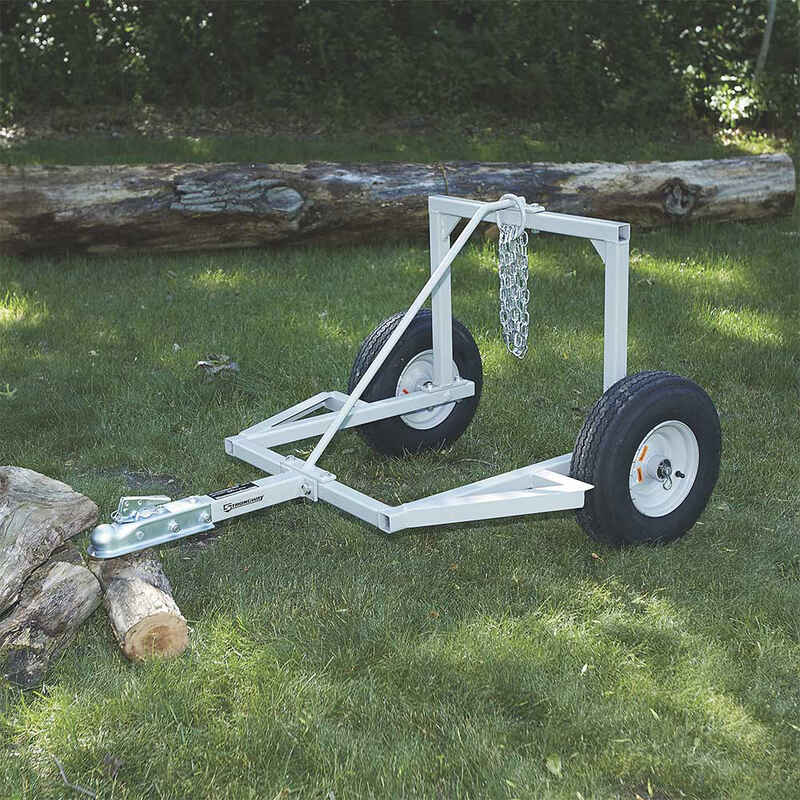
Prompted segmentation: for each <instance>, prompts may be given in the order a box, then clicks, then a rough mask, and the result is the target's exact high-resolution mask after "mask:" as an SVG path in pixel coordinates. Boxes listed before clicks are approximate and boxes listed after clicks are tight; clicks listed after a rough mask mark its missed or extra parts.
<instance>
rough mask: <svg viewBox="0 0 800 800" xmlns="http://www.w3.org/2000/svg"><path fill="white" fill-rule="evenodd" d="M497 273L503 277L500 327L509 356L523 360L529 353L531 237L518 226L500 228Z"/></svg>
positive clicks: (502, 226) (501, 281)
mask: <svg viewBox="0 0 800 800" xmlns="http://www.w3.org/2000/svg"><path fill="white" fill-rule="evenodd" d="M498 228H499V230H500V238H499V240H498V242H497V272H498V275H499V276H500V325H501V326H502V328H503V340H504V341H505V343H506V347H507V348H508V352H509V353H511V354H512V355H514V356H516V357H517V358H524V357H525V354H526V353H527V352H528V326H529V324H530V314H529V313H528V303H529V302H530V299H531V293H530V291H529V290H528V233H527V231H526V230H525V228H523V227H521V226H517V225H498Z"/></svg>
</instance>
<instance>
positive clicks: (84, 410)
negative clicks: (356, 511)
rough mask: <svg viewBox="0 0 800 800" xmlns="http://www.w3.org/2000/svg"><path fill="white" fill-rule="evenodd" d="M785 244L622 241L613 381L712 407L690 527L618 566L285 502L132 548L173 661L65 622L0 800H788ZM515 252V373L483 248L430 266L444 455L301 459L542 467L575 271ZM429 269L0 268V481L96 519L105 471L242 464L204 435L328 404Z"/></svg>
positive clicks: (794, 582)
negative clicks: (693, 397)
mask: <svg viewBox="0 0 800 800" xmlns="http://www.w3.org/2000/svg"><path fill="white" fill-rule="evenodd" d="M796 227H797V218H796V217H795V218H789V219H785V220H780V221H777V222H774V223H768V224H759V225H735V224H733V225H727V226H704V227H700V226H698V227H695V228H691V229H681V230H679V231H678V230H673V231H660V232H658V231H657V232H651V233H646V234H645V233H639V232H637V231H634V236H633V241H632V247H633V249H632V254H633V258H632V264H631V266H632V269H631V314H630V349H629V370H630V371H636V370H639V369H651V368H663V369H670V370H673V371H675V372H678V373H681V374H684V375H687V376H688V377H691V378H693V379H695V380H697V381H698V382H699V383H701V384H702V385H703V386H705V387H706V388H707V389H708V391H709V392H710V394H711V395H712V397H713V398H714V400H715V402H716V404H717V407H718V409H719V411H720V415H721V421H722V427H723V436H724V450H723V467H722V475H721V478H720V482H719V485H718V487H717V490H716V491H715V493H714V496H713V497H712V500H711V503H710V504H709V507H708V509H707V510H706V512H705V514H704V515H703V517H702V518H701V520H700V523H699V524H698V525H697V526H696V527H695V529H694V530H693V531H692V532H691V533H690V535H688V536H687V537H685V538H684V539H682V540H681V541H679V542H677V543H675V544H674V545H672V546H669V547H659V548H630V549H625V550H619V551H618V550H611V549H609V548H606V547H603V546H600V545H598V544H596V543H593V542H590V541H589V540H588V539H586V537H585V535H584V533H583V532H582V531H581V530H580V528H579V527H578V526H577V524H576V523H575V521H574V518H573V517H572V516H571V515H569V514H549V515H544V516H541V517H532V518H527V519H517V520H499V521H495V522H488V523H475V524H470V525H464V526H454V527H450V528H439V529H433V530H427V531H422V532H417V533H411V534H408V535H398V536H396V537H385V536H382V535H381V534H379V533H378V532H377V531H375V530H373V529H371V528H369V527H367V526H365V525H362V524H361V523H359V522H357V521H356V520H354V519H352V518H350V517H347V516H345V515H343V514H340V513H338V512H337V511H335V510H334V509H332V508H330V507H327V506H322V505H315V504H311V503H302V502H294V503H288V504H284V505H281V506H278V507H275V508H273V509H271V510H269V511H268V512H265V513H263V514H255V515H252V516H247V517H244V518H242V519H241V520H239V521H238V522H234V523H231V524H230V525H228V526H227V527H226V528H225V529H224V530H225V534H224V535H223V536H222V537H221V538H220V539H219V540H218V542H217V543H216V544H215V545H213V546H211V547H209V548H207V549H205V550H199V551H195V552H194V553H193V554H192V551H190V550H187V549H185V548H164V549H163V550H162V551H161V555H162V558H163V561H164V564H165V569H166V571H167V573H168V575H169V577H170V580H171V581H172V584H173V587H174V591H175V597H176V600H177V602H178V604H179V605H180V607H181V609H182V611H183V613H184V614H185V615H186V617H187V619H188V620H189V624H190V626H191V637H190V641H191V644H190V647H189V650H188V651H187V652H186V653H185V654H184V655H183V656H182V657H181V658H179V659H177V660H175V661H170V662H164V663H156V664H148V665H131V664H128V663H127V662H125V661H124V660H123V658H122V657H121V656H120V654H119V650H118V648H117V646H116V644H115V643H114V641H113V639H112V636H111V633H110V631H109V628H108V624H107V621H106V619H105V617H104V615H103V613H102V612H98V614H96V615H95V617H93V619H92V620H91V621H90V622H89V623H88V624H87V625H86V626H84V628H83V629H82V631H81V632H80V633H79V636H78V639H77V641H76V642H75V643H74V644H73V645H72V646H71V647H70V648H69V649H68V650H67V651H66V653H65V655H64V657H63V659H62V660H61V661H60V662H59V663H58V664H57V665H55V666H54V667H53V669H52V670H51V672H50V674H49V676H48V682H47V684H46V686H45V687H44V690H43V691H41V692H34V693H28V694H21V693H19V692H16V691H14V690H10V689H8V690H4V691H3V692H0V748H2V749H3V753H4V755H5V756H6V758H5V759H4V760H3V763H2V764H1V765H0V796H2V797H10V798H31V799H32V798H36V800H40V799H41V800H47V799H48V798H60V797H63V796H65V794H64V793H65V791H66V790H65V787H64V786H63V784H62V781H61V778H60V776H59V774H58V771H57V768H56V766H55V764H54V762H53V760H52V756H55V757H56V758H58V759H59V760H60V761H61V763H62V764H63V766H64V769H65V771H66V774H67V775H68V777H69V779H70V780H71V781H72V782H75V783H77V784H80V785H82V786H85V787H87V788H89V789H91V790H92V791H95V792H97V793H98V796H102V797H112V796H113V797H114V798H151V797H164V798H185V797H197V798H218V797H226V798H227V797H230V798H250V797H266V798H274V797H276V796H278V797H283V798H287V799H288V798H291V797H320V798H326V797H329V796H330V793H332V794H333V796H334V797H336V798H345V797H448V798H449V797H463V798H484V797H498V798H513V797H519V798H529V797H536V798H558V799H559V800H560V799H561V798H564V799H565V800H566V798H569V799H570V800H575V799H576V798H578V797H583V798H585V799H586V800H588V798H625V800H635V797H636V795H637V794H638V795H639V796H640V797H642V798H644V797H646V795H648V794H650V791H649V790H648V786H649V787H651V789H652V794H651V797H653V798H663V797H668V798H670V800H675V799H676V798H679V797H689V798H704V799H705V798H707V799H708V800H717V799H718V798H737V800H739V799H741V800H745V799H747V800H750V798H761V797H765V796H775V797H792V796H793V795H794V794H795V789H796V786H797V784H798V781H800V759H798V756H797V753H798V747H800V688H799V687H800V684H799V683H798V680H797V664H798V663H799V662H800V623H798V620H800V589H799V588H798V586H800V551H799V550H798V545H797V534H798V528H799V527H800V500H798V492H797V487H796V484H797V476H798V473H800V465H799V464H798V459H797V455H796V446H795V443H796V442H798V441H800V394H799V393H798V391H799V390H800V384H798V380H799V379H800V325H798V321H800V318H799V317H798V308H800V285H799V284H798V278H797V273H796V266H797V265H796V263H795V261H796V258H795V253H794V251H793V250H792V248H791V247H789V246H788V245H787V242H788V243H792V242H793V241H794V239H793V238H792V237H790V236H787V234H789V233H792V232H794V231H795V230H796ZM530 263H531V292H532V302H531V318H532V323H531V339H530V343H531V351H530V353H529V355H528V357H527V358H526V359H525V360H524V361H521V362H520V361H518V360H517V359H514V358H512V357H511V356H509V355H508V354H507V353H506V352H505V348H504V345H503V343H502V339H501V336H500V331H499V325H498V319H497V278H496V274H495V272H494V255H493V251H492V248H491V246H490V245H486V244H483V243H479V242H478V243H476V244H475V245H474V246H471V247H470V248H469V249H468V250H467V251H466V252H465V253H464V254H463V256H462V257H460V258H459V259H458V260H457V261H456V263H455V266H454V276H453V285H454V292H455V295H454V305H455V308H456V314H457V316H458V317H459V318H460V319H461V320H462V321H463V322H464V323H465V324H466V325H467V326H468V327H469V328H470V329H471V330H472V331H473V333H474V334H475V338H476V340H477V342H478V344H479V347H480V349H481V352H482V354H483V363H484V371H485V386H484V394H483V399H482V402H481V406H480V408H479V410H478V414H477V416H476V418H475V420H474V422H473V423H472V425H471V426H470V428H469V429H468V430H467V432H466V433H465V434H464V436H463V437H462V438H461V439H460V440H459V441H458V442H457V443H456V444H455V445H454V446H453V447H452V448H450V449H449V450H446V451H444V452H440V453H429V454H426V455H423V456H420V457H417V458H407V459H384V458H382V457H380V456H378V455H377V454H375V453H373V452H371V451H370V450H369V449H368V448H367V446H366V445H365V444H364V443H363V441H362V440H360V439H359V438H358V437H357V436H356V435H355V434H354V433H352V432H345V433H343V434H342V435H341V436H340V437H337V438H336V439H335V440H334V442H333V444H332V446H331V448H330V451H329V454H326V456H325V458H324V466H325V467H327V468H330V469H331V470H333V471H334V472H335V473H336V474H337V475H338V476H339V478H340V479H341V480H343V481H345V482H347V483H349V484H350V485H353V486H354V487H356V488H358V489H360V490H362V491H366V492H368V493H369V494H372V495H374V496H376V497H380V498H382V499H384V500H386V501H387V502H397V503H399V502H404V501H407V500H413V499H415V498H417V497H419V496H423V495H425V494H429V493H433V492H436V491H441V490H444V489H447V488H451V487H452V486H455V485H458V484H461V483H466V482H469V481H472V480H477V479H479V478H482V477H486V476H487V475H490V474H494V473H497V472H501V471H504V470H508V469H512V468H516V467H519V466H522V465H524V464H526V463H530V462H531V461H533V460H536V459H541V458H548V457H550V456H553V455H558V454H560V453H564V452H568V451H569V450H570V448H571V447H572V443H573V442H574V438H575V435H576V433H577V431H578V429H579V428H580V426H581V424H582V422H583V419H584V418H585V415H586V413H588V410H589V408H590V407H591V405H592V404H593V402H594V401H595V399H596V398H597V396H598V395H599V393H600V391H601V388H602V387H601V383H602V375H601V373H602V313H601V311H602V299H603V269H602V265H601V263H600V261H599V259H598V258H597V256H596V254H595V252H594V251H593V249H592V248H591V246H590V245H588V244H587V243H581V242H570V241H563V240H560V239H558V238H556V237H550V236H540V237H535V238H534V239H533V240H532V242H531V255H530ZM428 269H429V266H428V262H427V253H426V249H425V247H424V244H423V243H419V242H410V243H407V244H390V245H382V244H376V245H375V246H363V247H348V248H327V249H324V248H319V247H300V248H292V249H279V248H274V249H264V250H260V251H242V252H225V253H220V254H214V255H213V256H209V255H204V254H190V255H165V256H125V257H122V258H121V257H111V256H97V257H93V258H91V257H85V256H74V257H69V258H64V259H61V260H50V259H45V258H39V259H29V260H25V261H23V260H18V259H14V258H8V257H6V258H4V259H3V260H2V261H0V282H1V283H2V285H3V286H5V287H12V288H11V289H8V290H6V293H5V294H1V295H0V308H3V309H8V311H7V316H6V318H5V319H4V321H3V323H2V326H3V327H2V338H1V339H0V388H2V386H3V385H4V382H5V381H9V382H10V384H11V385H12V386H14V387H15V389H16V393H15V394H14V396H13V397H10V398H5V397H2V396H0V463H16V464H20V465H23V466H28V467H31V468H33V469H38V470H40V471H42V472H45V473H47V474H50V475H52V476H53V477H56V478H59V479H62V480H65V481H67V482H69V483H71V484H72V485H73V486H75V487H76V488H77V489H79V490H81V491H84V492H86V493H87V494H89V495H90V496H92V497H93V498H94V499H95V500H96V501H97V502H98V503H99V505H100V506H101V513H102V514H103V516H104V517H107V516H108V514H109V513H110V511H111V510H112V509H113V508H114V507H115V506H116V502H117V499H118V497H119V496H120V495H121V494H127V493H130V489H129V487H128V485H127V483H126V479H125V477H124V473H123V470H125V469H127V470H140V471H142V472H144V473H148V472H149V473H166V474H168V475H172V476H175V477H176V478H177V479H178V480H179V481H180V483H181V484H182V485H183V486H184V487H185V489H186V491H187V492H199V491H207V490H209V489H213V488H219V487H221V486H226V485H231V484H234V483H238V482H241V481H243V480H247V479H249V478H251V477H253V476H254V471H253V470H252V469H250V468H249V467H247V466H246V465H244V464H241V463H239V462H236V461H234V460H232V459H230V458H228V457H227V456H225V454H224V450H223V447H222V440H223V438H224V437H225V436H226V435H229V434H231V433H235V432H236V431H238V430H240V429H241V428H243V427H246V426H247V425H251V424H253V423H255V422H257V421H259V420H260V419H263V418H264V417H266V416H268V415H269V414H272V413H275V412H276V411H278V410H280V409H281V408H284V407H286V406H288V405H290V404H291V403H293V402H296V401H298V400H300V399H303V398H304V397H307V396H309V395H311V394H314V393H315V392H317V391H323V390H326V389H343V388H344V387H345V385H346V380H347V374H348V372H349V369H350V366H351V364H352V360H353V358H354V356H355V353H356V351H357V349H358V345H359V343H360V342H361V341H362V339H363V338H364V337H365V336H366V335H367V334H368V333H369V331H370V330H372V328H373V327H374V326H375V325H376V324H377V323H378V322H379V321H380V320H381V319H382V318H383V317H385V316H388V315H389V314H391V313H393V312H395V311H397V310H400V309H402V308H404V307H405V306H407V305H408V303H409V302H410V300H411V299H412V298H413V296H414V295H415V293H416V291H417V290H418V288H419V287H420V286H421V285H422V283H423V282H424V280H425V278H426V275H427V272H428ZM176 344H177V345H178V348H177V349H176V348H175V346H174V345H176ZM220 352H222V353H226V354H228V355H229V356H230V357H231V358H233V359H234V360H235V361H236V362H237V363H238V364H239V367H240V372H239V373H238V374H236V375H232V376H228V377H223V378H220V379H218V380H215V381H208V380H206V379H205V377H204V376H203V375H202V374H201V372H200V371H199V370H197V369H196V368H195V363H196V361H197V360H198V359H200V358H204V357H205V356H206V355H208V354H210V353H220ZM92 353H95V355H92ZM311 445H312V442H301V443H298V444H297V445H291V446H289V447H287V448H286V451H287V452H295V453H307V452H308V451H309V450H310V447H311ZM153 488H154V490H163V487H160V486H154V487H153ZM106 756H111V757H113V758H117V759H120V760H121V761H122V766H121V767H120V769H119V772H118V774H117V776H116V778H114V777H112V775H111V774H110V772H109V770H108V769H107V768H106V767H105V760H106ZM548 764H549V765H550V766H548ZM555 765H560V767H559V768H558V769H556V767H555Z"/></svg>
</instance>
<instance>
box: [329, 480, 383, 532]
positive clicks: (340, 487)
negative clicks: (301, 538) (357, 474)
mask: <svg viewBox="0 0 800 800" xmlns="http://www.w3.org/2000/svg"><path fill="white" fill-rule="evenodd" d="M317 491H318V494H319V499H320V500H324V501H325V502H326V503H330V504H331V505H332V506H336V508H339V509H341V510H342V511H346V512H347V513H348V514H352V515H353V516H354V517H358V518H359V519H361V520H364V522H368V523H369V524H370V525H374V526H375V527H376V528H379V529H380V530H382V531H383V532H384V533H391V530H390V528H389V521H388V520H389V515H390V514H391V513H392V509H393V506H389V505H386V503H382V502H381V501H380V500H376V499H375V498H374V497H370V496H369V495H367V494H364V493H363V492H359V491H357V490H356V489H353V488H351V487H350V486H347V485H346V484H344V483H340V482H339V481H330V482H329V483H321V484H320V485H319V487H318V489H317Z"/></svg>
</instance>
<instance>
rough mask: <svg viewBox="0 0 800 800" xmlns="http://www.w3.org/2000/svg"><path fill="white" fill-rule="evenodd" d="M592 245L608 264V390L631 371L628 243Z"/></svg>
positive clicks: (605, 332)
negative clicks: (629, 360)
mask: <svg viewBox="0 0 800 800" xmlns="http://www.w3.org/2000/svg"><path fill="white" fill-rule="evenodd" d="M593 244H594V245H595V247H596V248H597V250H598V251H599V252H600V255H601V256H602V257H603V263H604V264H605V265H606V275H605V311H604V317H603V391H605V390H606V389H608V388H609V386H612V385H613V384H615V383H616V382H617V381H618V380H620V379H621V378H624V377H625V375H626V374H627V371H628V271H629V264H628V250H629V242H628V241H627V240H624V241H619V242H603V243H600V242H593ZM598 245H600V246H598ZM601 247H602V251H601Z"/></svg>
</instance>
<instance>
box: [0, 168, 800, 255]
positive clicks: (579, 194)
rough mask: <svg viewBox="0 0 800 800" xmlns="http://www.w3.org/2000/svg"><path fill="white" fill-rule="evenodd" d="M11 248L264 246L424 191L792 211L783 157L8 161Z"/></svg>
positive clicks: (649, 211) (646, 214) (603, 210)
mask: <svg viewBox="0 0 800 800" xmlns="http://www.w3.org/2000/svg"><path fill="white" fill-rule="evenodd" d="M1 174H2V181H0V252H7V253H24V252H35V251H46V250H65V249H72V250H81V251H88V252H107V251H117V250H125V249H146V250H157V251H174V250H197V249H204V248H212V249H213V248H226V247H255V246H260V245H264V244H267V243H269V242H295V241H301V240H309V239H310V240H326V241H357V240H367V241H376V240H381V239H384V238H386V237H387V236H392V235H398V234H400V235H408V234H412V235H417V234H423V233H425V232H426V231H427V197H428V195H431V194H450V195H456V196H461V197H470V198H476V199H497V197H499V196H500V195H501V194H503V193H505V192H514V193H516V194H521V195H524V196H525V197H526V198H527V199H528V200H529V201H531V202H534V201H535V202H538V203H542V204H543V205H545V206H546V207H547V209H548V210H550V211H560V212H566V213H570V214H581V215H584V216H590V217H601V218H605V219H618V220H622V221H628V222H631V223H633V224H635V225H637V226H647V227H651V226H657V225H669V224H674V223H680V222H687V221H691V220H747V219H761V218H764V217H771V216H775V215H778V214H786V213H789V212H791V210H792V208H793V207H794V197H795V172H794V165H793V163H792V160H791V159H790V158H789V156H788V155H785V154H773V155H763V156H743V157H740V158H730V159H721V160H705V161H673V162H644V163H634V162H632V163H626V164H614V163H606V162H592V163H580V164H578V163H565V164H558V163H524V164H509V163H483V164H481V163H472V162H451V163H445V164H434V165H431V164H401V163H383V164H336V163H311V164H214V165H198V164H181V165H174V164H173V165H171V164H162V165H154V166H110V167H98V166H76V167H67V166H49V167H43V166H28V167H11V166H7V167H5V168H3V170H2V173H1Z"/></svg>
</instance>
